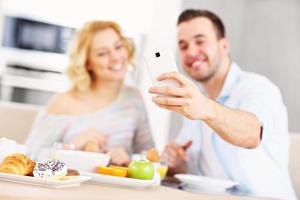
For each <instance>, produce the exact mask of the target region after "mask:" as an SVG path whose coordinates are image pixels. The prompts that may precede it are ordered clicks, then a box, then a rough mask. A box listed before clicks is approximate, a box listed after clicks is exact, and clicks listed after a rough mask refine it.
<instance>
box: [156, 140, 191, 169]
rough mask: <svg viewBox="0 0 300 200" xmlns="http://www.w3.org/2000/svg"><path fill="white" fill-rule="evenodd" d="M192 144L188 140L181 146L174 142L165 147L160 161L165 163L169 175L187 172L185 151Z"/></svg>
mask: <svg viewBox="0 0 300 200" xmlns="http://www.w3.org/2000/svg"><path fill="white" fill-rule="evenodd" d="M192 143H193V142H192V141H191V140H189V141H187V142H186V143H184V144H183V145H179V144H177V143H176V142H171V143H169V144H167V145H166V147H165V149H164V151H163V154H162V160H164V161H166V162H167V164H168V167H169V172H170V173H171V174H173V173H185V172H187V161H188V155H187V153H186V150H187V149H188V148H189V147H190V146H191V145H192Z"/></svg>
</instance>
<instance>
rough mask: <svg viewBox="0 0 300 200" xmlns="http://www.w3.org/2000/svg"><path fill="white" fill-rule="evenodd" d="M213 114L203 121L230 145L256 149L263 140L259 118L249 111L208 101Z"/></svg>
mask: <svg viewBox="0 0 300 200" xmlns="http://www.w3.org/2000/svg"><path fill="white" fill-rule="evenodd" d="M207 101H210V104H211V109H209V110H210V111H211V114H210V115H209V117H207V118H206V119H203V121H204V122H205V123H206V124H207V125H208V126H209V127H210V128H212V129H213V130H214V131H215V132H216V133H217V134H218V135H219V136H220V137H221V138H223V139H224V140H225V141H227V142H229V143H230V144H233V145H237V146H240V147H245V148H255V147H257V146H258V145H259V143H260V140H261V131H262V129H261V124H260V121H259V120H258V118H257V117H256V116H255V115H254V114H252V113H250V112H247V111H242V110H238V109H231V108H227V107H225V106H223V105H220V104H218V103H217V102H215V101H213V100H210V99H208V100H207Z"/></svg>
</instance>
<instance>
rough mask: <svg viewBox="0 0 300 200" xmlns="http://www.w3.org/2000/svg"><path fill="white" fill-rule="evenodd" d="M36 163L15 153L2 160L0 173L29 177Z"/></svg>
mask: <svg viewBox="0 0 300 200" xmlns="http://www.w3.org/2000/svg"><path fill="white" fill-rule="evenodd" d="M35 165H36V163H35V162H34V161H33V160H31V159H30V158H29V157H27V156H26V155H24V154H19V153H15V154H12V155H9V156H7V157H5V158H4V160H3V162H2V165H1V166H0V172H3V173H10V174H17V175H29V174H31V173H32V171H33V169H34V167H35Z"/></svg>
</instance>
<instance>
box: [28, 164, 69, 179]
mask: <svg viewBox="0 0 300 200" xmlns="http://www.w3.org/2000/svg"><path fill="white" fill-rule="evenodd" d="M66 175H67V167H66V164H65V163H64V162H62V161H60V160H46V161H43V162H37V164H36V166H35V168H34V170H33V176H34V177H37V178H51V179H60V178H62V177H64V176H66Z"/></svg>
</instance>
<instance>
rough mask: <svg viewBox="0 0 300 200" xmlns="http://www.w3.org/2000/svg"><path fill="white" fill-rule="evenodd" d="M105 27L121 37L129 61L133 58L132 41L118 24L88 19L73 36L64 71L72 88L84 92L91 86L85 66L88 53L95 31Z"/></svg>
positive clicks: (90, 78) (90, 77) (90, 79)
mask: <svg viewBox="0 0 300 200" xmlns="http://www.w3.org/2000/svg"><path fill="white" fill-rule="evenodd" d="M107 28H112V29H113V30H114V31H116V33H117V34H118V35H119V36H120V37H121V40H122V41H123V42H124V45H125V48H126V49H127V51H128V58H129V61H132V60H133V57H134V46H133V42H132V41H131V40H130V39H129V38H126V37H124V36H123V35H122V31H121V27H120V25H118V24H117V23H115V22H112V21H90V22H88V23H86V24H85V25H84V26H83V28H82V29H81V30H80V31H79V32H78V33H77V35H76V37H75V38H74V40H73V44H72V46H71V48H70V52H69V58H70V64H69V66H68V67H67V71H66V73H67V75H68V76H69V78H70V80H71V82H72V84H73V89H74V90H76V91H79V92H86V91H88V90H89V89H90V88H91V84H92V81H93V80H92V76H91V73H90V72H89V71H88V70H87V67H86V65H87V59H88V53H89V50H90V46H91V42H92V39H93V37H94V35H95V33H97V32H98V31H101V30H104V29H107Z"/></svg>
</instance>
